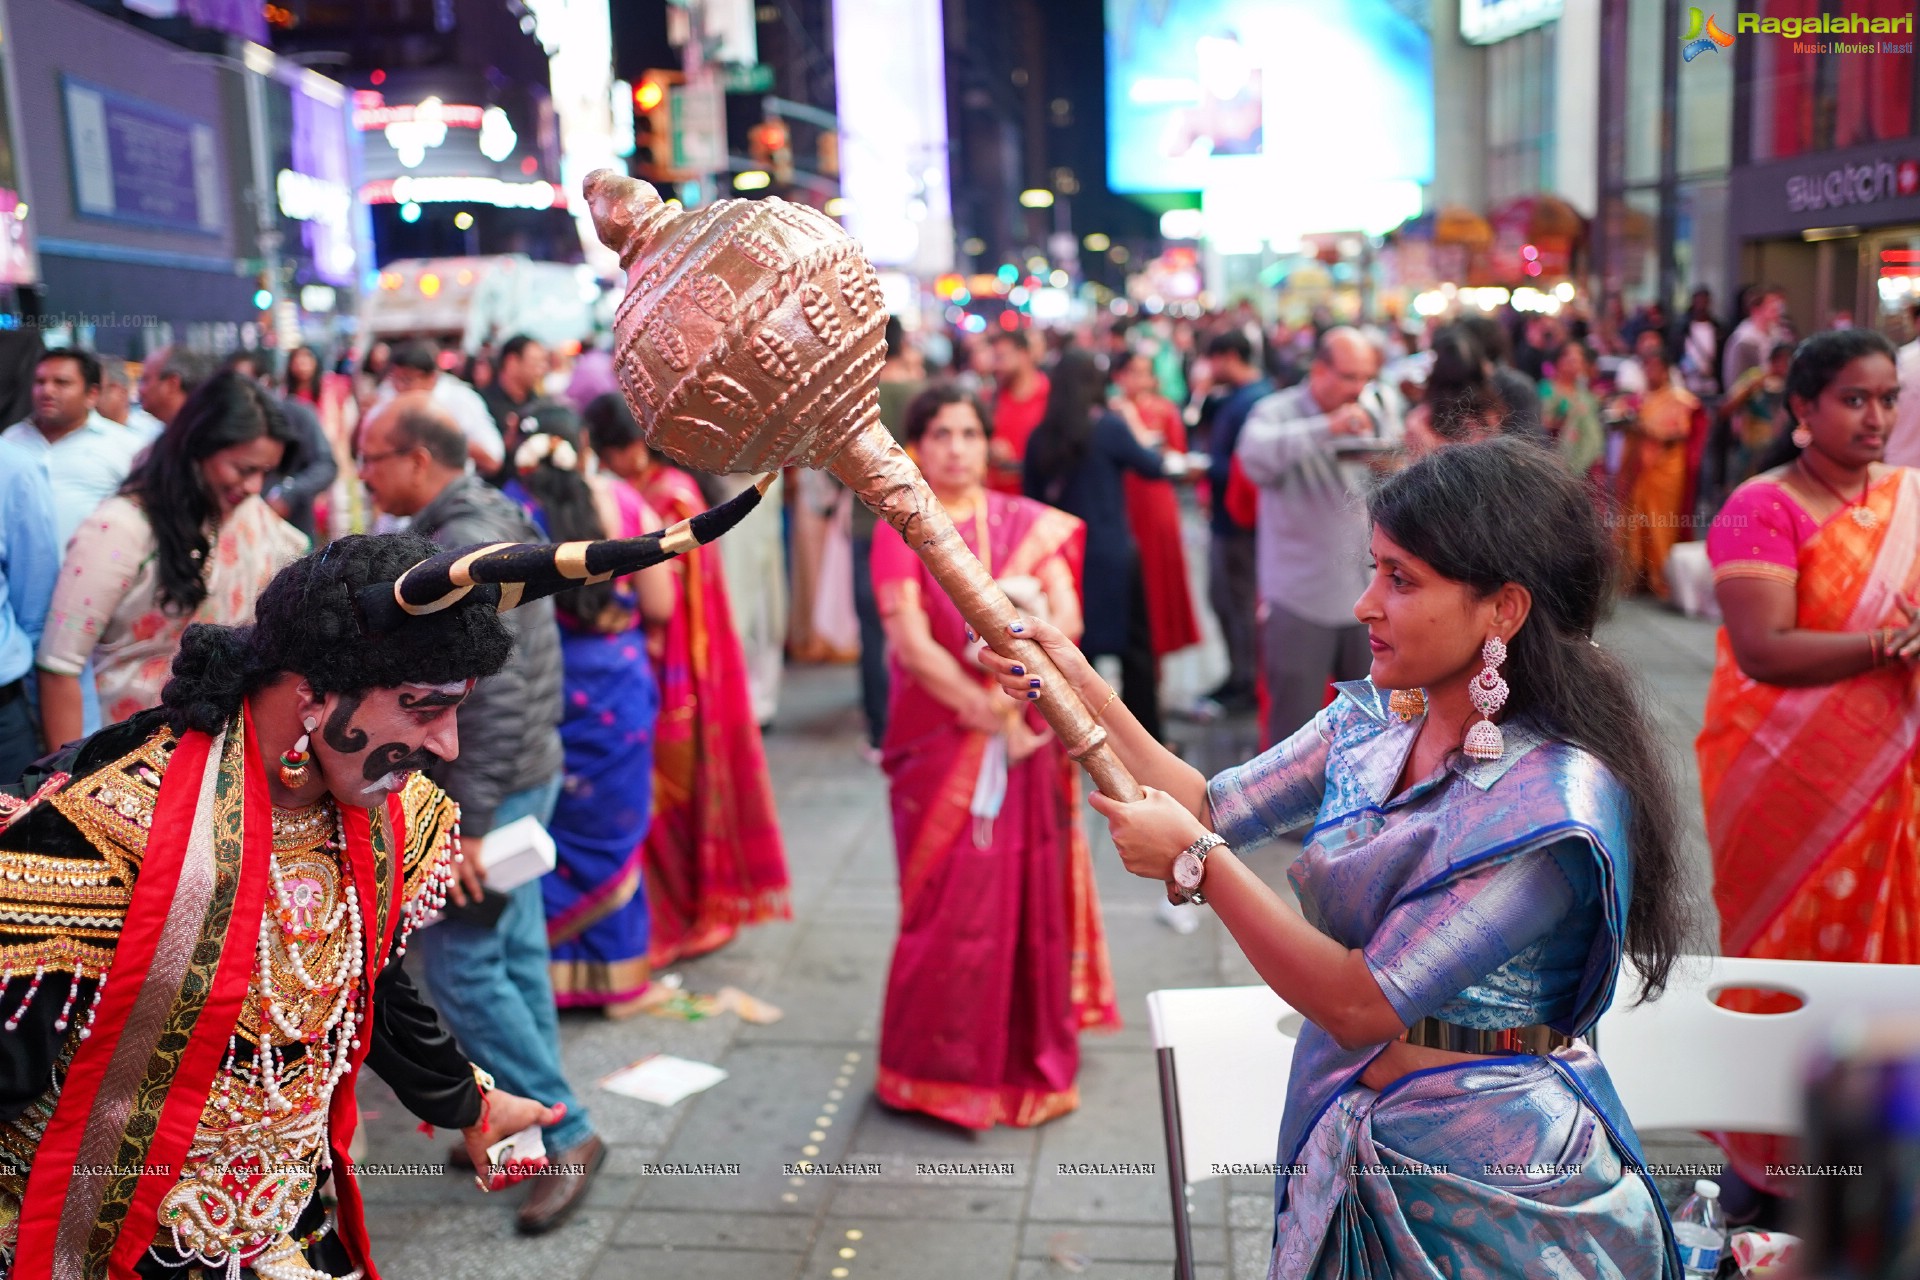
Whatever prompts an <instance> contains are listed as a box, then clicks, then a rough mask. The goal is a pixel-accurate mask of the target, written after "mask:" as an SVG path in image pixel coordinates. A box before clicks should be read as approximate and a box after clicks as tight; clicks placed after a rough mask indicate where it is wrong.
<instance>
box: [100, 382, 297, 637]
mask: <svg viewBox="0 0 1920 1280" xmlns="http://www.w3.org/2000/svg"><path fill="white" fill-rule="evenodd" d="M261 436H267V437H269V438H271V439H274V440H278V441H279V442H280V443H281V444H282V445H283V446H284V447H285V453H284V455H283V456H282V459H281V463H280V466H279V467H278V468H277V469H278V470H280V471H282V472H286V471H293V470H296V469H297V468H298V466H299V463H300V458H299V452H300V433H299V432H298V431H297V430H295V429H294V427H293V425H292V424H291V423H289V422H288V421H287V415H286V414H285V412H283V411H282V410H281V408H280V402H279V401H278V400H276V399H275V398H274V397H273V395H272V394H270V393H269V392H267V391H265V390H263V389H262V388H261V387H260V385H259V384H258V383H256V382H255V381H254V380H253V379H251V378H248V377H243V376H242V375H240V374H238V373H236V372H234V371H233V370H230V369H229V370H227V371H225V372H223V373H218V374H215V375H214V376H213V377H211V378H209V379H207V381H206V382H205V384H203V385H202V386H201V387H200V389H199V390H197V391H195V392H194V393H193V394H192V395H191V396H188V397H187V402H186V404H184V405H182V406H181V408H180V412H179V414H178V415H176V416H175V418H174V420H173V422H172V423H171V424H170V425H169V426H168V427H167V429H166V430H165V431H163V432H161V433H160V438H159V439H157V440H155V441H154V442H153V448H152V450H151V451H150V452H149V453H148V454H147V458H146V461H145V462H143V463H141V464H140V466H139V467H138V468H136V469H135V470H134V472H133V474H132V475H130V476H128V477H127V481H126V483H125V484H124V485H122V486H121V487H120V492H121V493H123V494H125V495H127V496H128V497H130V498H135V499H137V500H138V501H139V503H140V507H141V509H142V510H143V511H144V512H146V516H147V523H148V524H149V525H151V526H152V527H153V538H154V542H155V544H156V547H157V557H156V559H157V564H156V566H155V567H156V570H157V576H158V578H159V588H160V589H159V598H160V605H161V607H162V608H164V609H166V610H167V611H169V612H171V613H175V614H182V613H192V612H193V611H194V610H195V609H197V608H199V607H200V602H201V601H203V600H205V599H206V598H207V581H206V571H207V562H208V558H209V557H210V556H211V554H212V552H213V543H214V538H215V537H216V536H217V534H216V531H215V528H214V523H215V518H216V517H217V516H218V515H219V502H218V500H217V499H215V497H214V496H213V494H212V493H211V492H209V491H208V489H207V485H206V481H205V480H204V479H202V478H201V474H200V464H201V463H203V462H205V461H206V460H207V459H208V458H210V457H212V456H213V455H214V454H216V453H218V452H220V450H222V449H229V448H232V447H233V446H234V445H237V444H246V443H248V442H249V441H252V440H258V439H259V438H260V437H261Z"/></svg>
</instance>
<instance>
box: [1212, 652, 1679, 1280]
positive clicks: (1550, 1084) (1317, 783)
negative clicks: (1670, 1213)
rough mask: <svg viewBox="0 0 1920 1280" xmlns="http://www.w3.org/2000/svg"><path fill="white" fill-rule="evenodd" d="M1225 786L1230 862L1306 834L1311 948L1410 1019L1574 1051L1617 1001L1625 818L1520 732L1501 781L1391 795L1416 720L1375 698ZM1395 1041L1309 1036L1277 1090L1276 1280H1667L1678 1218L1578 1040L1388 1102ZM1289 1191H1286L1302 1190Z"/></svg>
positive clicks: (1607, 789) (1439, 776) (1575, 764)
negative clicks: (1326, 953) (1517, 1034)
mask: <svg viewBox="0 0 1920 1280" xmlns="http://www.w3.org/2000/svg"><path fill="white" fill-rule="evenodd" d="M1339 691H1340V694H1339V697H1337V698H1336V699H1335V700H1334V702H1333V703H1332V705H1330V706H1329V707H1327V708H1326V709H1325V710H1324V711H1322V712H1321V713H1320V714H1319V715H1318V716H1317V717H1315V719H1314V721H1313V722H1312V723H1310V724H1308V725H1307V726H1306V727H1305V728H1303V729H1301V730H1300V732H1298V733H1296V734H1295V735H1294V736H1293V737H1291V738H1289V739H1288V740H1287V741H1285V742H1283V743H1281V744H1280V745H1279V746H1276V747H1275V748H1273V749H1272V750H1271V751H1269V752H1267V753H1266V754H1264V755H1262V756H1260V757H1259V758H1257V759H1255V760H1253V761H1251V762H1249V763H1247V764H1244V765H1241V766H1239V767H1238V768H1234V769H1229V770H1227V771H1226V772H1224V773H1222V774H1220V775H1219V776H1217V777H1215V778H1214V779H1213V781H1212V782H1211V783H1210V784H1209V787H1208V790H1209V794H1210V796H1211V799H1212V803H1213V813H1214V825H1215V829H1216V830H1217V831H1218V832H1219V833H1220V835H1221V836H1223V837H1224V838H1225V839H1226V840H1227V842H1228V843H1229V844H1231V845H1233V846H1234V847H1235V848H1247V847H1251V846H1255V845H1259V844H1262V843H1265V842H1266V841H1269V840H1272V839H1274V838H1275V837H1277V836H1280V835H1283V834H1285V833H1287V832H1291V831H1295V830H1298V829H1300V828H1304V827H1308V826H1309V825H1311V832H1310V833H1309V834H1308V835H1307V836H1306V847H1305V851H1304V852H1303V853H1302V854H1301V855H1300V857H1299V858H1298V859H1297V860H1296V861H1295V863H1294V865H1293V867H1292V869H1291V871H1290V872H1289V873H1288V874H1289V878H1290V879H1291V881H1292V883H1293V887H1294V890H1295V892H1296V893H1297V894H1298V896H1299V899H1300V907H1301V910H1302V911H1303V912H1304V913H1305V914H1306V917H1307V919H1308V920H1310V921H1311V922H1312V923H1313V924H1314V926H1315V927H1316V928H1318V929H1320V930H1321V932H1323V933H1325V934H1327V935H1328V936H1330V937H1332V938H1334V939H1335V940H1337V941H1339V942H1340V943H1342V944H1343V945H1345V946H1348V947H1352V948H1357V949H1360V950H1361V951H1362V952H1363V953H1364V954H1365V956H1366V958H1367V964H1368V967H1369V969H1370V970H1371V971H1372V973H1373V975H1374V977H1375V978H1376V979H1377V980H1378V981H1379V984H1380V990H1381V991H1382V992H1383V993H1384V994H1385V995H1386V997H1387V1000H1388V1002H1389V1003H1391V1004H1392V1005H1393V1007H1394V1009H1395V1011H1396V1012H1397V1013H1399V1014H1400V1016H1401V1018H1402V1020H1403V1021H1404V1022H1406V1023H1407V1024H1409V1025H1411V1024H1412V1023H1414V1022H1416V1021H1418V1020H1419V1019H1421V1018H1423V1017H1427V1016H1429V1015H1431V1016H1434V1017H1438V1018H1443V1019H1445V1020H1446V1021H1448V1022H1452V1023H1456V1024H1459V1025H1461V1026H1467V1027H1475V1028H1483V1029H1494V1028H1506V1027H1520V1026H1527V1025H1531V1024H1534V1023H1547V1024H1550V1025H1552V1026H1553V1027H1554V1028H1556V1029H1557V1030H1560V1031H1565V1032H1568V1033H1570V1034H1573V1035H1584V1034H1586V1033H1587V1031H1588V1030H1589V1029H1590V1028H1591V1027H1592V1026H1593V1024H1594V1022H1595V1021H1596V1020H1597V1019H1598V1018H1599V1016H1600V1014H1601V1012H1602V1011H1603V1010H1605V1009H1606V1007H1607V1005H1608V1004H1609V1003H1610V1002H1611V1001H1612V999H1613V994H1614V980H1615V977H1616V975H1617V974H1618V972H1619V968H1620V958H1621V939H1622V935H1623V933H1624V930H1625V927H1626V915H1627V900H1628V894H1629V891H1630V888H1631V884H1632V875H1631V870H1630V864H1629V862H1628V849H1627V843H1626V831H1627V797H1626V793H1625V791H1624V790H1623V789H1622V788H1621V786H1620V785H1619V783H1618V782H1617V781H1615V779H1614V778H1613V775H1612V774H1610V773H1609V772H1608V771H1607V770H1606V768H1605V766H1603V765H1602V764H1600V762H1599V761H1598V760H1596V759H1594V758H1593V757H1592V756H1590V755H1588V754H1586V753H1585V752H1583V751H1580V750H1578V749H1576V748H1573V747H1570V746H1567V745H1566V744H1564V743H1560V742H1555V741H1551V740H1548V739H1545V738H1544V737H1542V736H1541V735H1540V734H1539V733H1538V732H1536V731H1534V730H1533V728H1532V727H1531V726H1529V725H1528V724H1527V723H1526V722H1525V721H1524V720H1520V721H1515V722H1510V723H1508V724H1506V725H1503V726H1502V728H1503V731H1504V732H1505V735H1506V741H1507V750H1506V753H1505V755H1503V756H1502V757H1501V758H1500V759H1499V760H1495V761H1490V762H1475V761H1472V760H1467V759H1465V758H1464V757H1456V758H1454V759H1452V760H1449V761H1448V763H1447V764H1445V765H1444V766H1442V767H1441V768H1440V769H1439V770H1438V771H1436V772H1435V773H1434V774H1433V775H1432V776H1430V777H1428V778H1425V779H1422V780H1421V781H1419V782H1418V783H1416V784H1415V785H1414V786H1412V787H1409V788H1408V789H1407V791H1406V792H1404V793H1403V794H1401V795H1398V796H1392V798H1391V799H1390V798H1389V796H1390V795H1391V793H1392V790H1393V785H1394V783H1395V781H1396V780H1398V778H1399V776H1400V773H1401V770H1402V769H1403V768H1404V766H1405V764H1406V759H1407V753H1408V751H1409V750H1410V749H1411V748H1412V745H1413V740H1414V737H1415V735H1416V733H1417V730H1418V727H1419V726H1418V723H1417V722H1416V723H1414V724H1403V723H1402V722H1401V721H1400V720H1399V719H1398V718H1397V717H1395V716H1393V715H1392V714H1390V713H1389V711H1388V710H1387V698H1386V694H1385V693H1384V692H1383V691H1381V690H1378V689H1375V688H1374V686H1373V684H1372V683H1371V682H1370V681H1365V680H1361V681H1354V682H1350V683H1347V684H1343V685H1340V686H1339ZM1382 1048H1384V1046H1382V1045H1374V1046H1371V1047H1368V1048H1364V1049H1358V1050H1353V1051H1348V1050H1344V1049H1342V1048H1340V1046H1339V1045H1338V1044H1336V1043H1335V1042H1334V1040H1333V1038H1332V1037H1331V1036H1329V1035H1327V1034H1326V1033H1325V1032H1324V1031H1322V1030H1321V1029H1320V1028H1319V1027H1317V1026H1315V1025H1314V1024H1313V1023H1311V1022H1308V1023H1306V1024H1305V1026H1304V1028H1303V1030H1302V1034H1301V1036H1300V1042H1299V1047H1298V1048H1297V1049H1296V1050H1295V1052H1294V1057H1293V1072H1292V1075H1291V1076H1290V1077H1289V1079H1288V1081H1287V1105H1286V1113H1285V1117H1284V1119H1283V1120H1282V1122H1281V1129H1280V1142H1279V1161H1278V1162H1279V1166H1280V1174H1279V1178H1278V1181H1277V1184H1276V1187H1275V1196H1274V1203H1275V1214H1276V1219H1275V1234H1274V1254H1273V1264H1272V1271H1271V1274H1272V1276H1273V1277H1274V1278H1275V1280H1301V1278H1302V1277H1306V1278H1309V1280H1483V1278H1484V1280H1496V1278H1497V1280H1510V1278H1512V1277H1527V1278H1528V1280H1534V1278H1536V1277H1537V1278H1538V1280H1576V1278H1577V1280H1654V1278H1655V1277H1674V1278H1677V1277H1678V1276H1679V1274H1680V1272H1679V1262H1678V1258H1677V1257H1676V1255H1675V1254H1674V1252H1673V1246H1672V1243H1671V1239H1670V1234H1671V1233H1670V1228H1669V1226H1668V1223H1667V1218H1666V1212H1665V1210H1664V1209H1663V1208H1662V1206H1661V1203H1660V1198H1659V1195H1658V1193H1657V1192H1656V1191H1655V1189H1654V1187H1653V1184H1652V1182H1651V1181H1650V1179H1649V1178H1648V1177H1647V1175H1646V1173H1645V1170H1644V1168H1643V1167H1642V1164H1643V1162H1642V1158H1641V1154H1640V1144H1639V1140H1638V1139H1637V1138H1636V1137H1635V1135H1634V1132H1633V1127H1632V1125H1631V1124H1630V1123H1629V1121H1628V1119H1627V1116H1626V1113H1625V1111H1624V1110H1623V1109H1622V1107H1621V1105H1620V1102H1619V1099H1618V1098H1617V1097H1616V1096H1615V1094H1614V1090H1613V1086H1612V1084H1611V1082H1610V1081H1609V1080H1608V1079H1607V1074H1606V1070H1605V1068H1604V1067H1602V1066H1601V1064H1600V1060H1599V1059H1598V1058H1597V1057H1596V1056H1595V1055H1594V1052H1593V1050H1592V1049H1591V1048H1589V1047H1588V1046H1587V1045H1586V1043H1585V1042H1584V1041H1579V1042H1576V1043H1575V1044H1574V1045H1572V1046H1571V1047H1569V1048H1566V1049H1561V1050H1558V1051H1556V1052H1555V1053H1554V1054H1552V1055H1551V1056H1547V1057H1536V1056H1528V1055H1515V1056H1501V1057H1486V1058H1480V1059H1476V1060H1475V1061H1473V1062H1470V1063H1463V1064H1461V1065H1459V1066H1453V1067H1440V1068H1434V1069H1431V1070H1427V1071H1418V1072H1414V1073H1412V1074H1411V1075H1408V1076H1406V1077H1404V1078H1403V1079H1401V1080H1398V1081H1396V1082H1395V1083H1394V1084H1392V1085H1390V1086H1388V1088H1387V1089H1385V1090H1384V1091H1380V1092H1376V1091H1374V1090H1372V1089H1368V1088H1367V1087H1365V1086H1364V1085H1362V1084H1361V1083H1360V1079H1359V1077H1360V1074H1361V1072H1362V1071H1363V1070H1364V1069H1365V1068H1366V1065H1367V1064H1368V1063H1369V1062H1370V1061H1371V1060H1372V1059H1373V1058H1374V1056H1375V1055H1377V1054H1378V1053H1379V1052H1380V1051H1381V1050H1382ZM1290 1170H1291V1171H1293V1172H1292V1173H1291V1176H1290V1173H1289V1171H1290Z"/></svg>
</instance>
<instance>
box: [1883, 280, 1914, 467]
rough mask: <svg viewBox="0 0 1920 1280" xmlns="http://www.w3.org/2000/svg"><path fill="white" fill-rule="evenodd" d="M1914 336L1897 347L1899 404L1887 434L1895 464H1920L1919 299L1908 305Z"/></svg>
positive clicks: (1889, 459)
mask: <svg viewBox="0 0 1920 1280" xmlns="http://www.w3.org/2000/svg"><path fill="white" fill-rule="evenodd" d="M1907 322H1908V327H1909V328H1910V329H1911V330H1912V331H1913V334H1914V339H1913V341H1912V342H1909V343H1908V344H1907V345H1906V346H1904V347H1901V348H1900V353H1899V357H1898V359H1897V361H1896V367H1897V368H1898V369H1899V371H1900V406H1899V408H1897V409H1895V410H1894V411H1893V432H1892V434H1890V435H1889V436H1888V437H1887V461H1888V462H1891V463H1893V464H1894V465H1895V466H1898V467H1920V302H1915V303H1913V304H1911V305H1910V306H1909V307H1908V308H1907Z"/></svg>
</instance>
